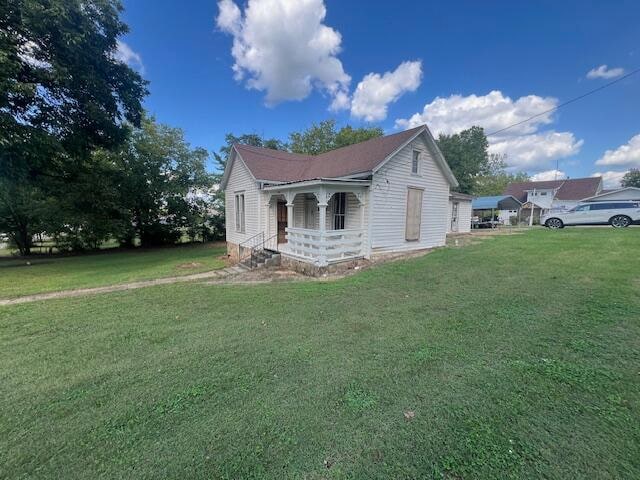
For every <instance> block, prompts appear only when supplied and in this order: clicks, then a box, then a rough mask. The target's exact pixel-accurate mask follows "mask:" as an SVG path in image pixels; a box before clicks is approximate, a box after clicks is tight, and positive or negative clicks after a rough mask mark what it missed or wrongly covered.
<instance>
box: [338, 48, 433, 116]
mask: <svg viewBox="0 0 640 480" xmlns="http://www.w3.org/2000/svg"><path fill="white" fill-rule="evenodd" d="M421 80H422V62H421V61H419V60H418V61H414V62H403V63H401V64H400V65H399V66H398V68H396V69H395V70H394V71H393V72H385V73H384V74H383V75H380V74H379V73H369V74H368V75H365V77H364V78H363V79H362V81H361V82H360V83H358V86H357V87H356V90H355V92H354V94H353V100H352V102H351V114H352V115H353V116H354V117H357V118H363V119H365V120H366V121H368V122H374V121H379V120H384V119H385V118H387V107H388V105H389V104H390V103H393V102H395V101H397V100H398V99H399V98H400V97H401V96H402V95H403V94H404V93H405V92H413V91H415V90H416V89H417V88H418V87H419V86H420V82H421Z"/></svg>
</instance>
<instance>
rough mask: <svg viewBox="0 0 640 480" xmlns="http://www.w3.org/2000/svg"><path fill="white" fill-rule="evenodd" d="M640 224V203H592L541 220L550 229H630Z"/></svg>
mask: <svg viewBox="0 0 640 480" xmlns="http://www.w3.org/2000/svg"><path fill="white" fill-rule="evenodd" d="M638 222H640V202H631V201H624V200H622V201H620V200H619V201H609V202H590V203H583V204H581V205H578V206H576V207H575V208H572V209H571V210H569V211H566V212H550V213H548V214H546V215H544V216H543V217H542V218H541V219H540V223H541V224H542V225H544V226H546V227H549V228H564V227H565V225H612V226H613V227H616V228H623V227H628V226H629V225H631V224H632V223H638Z"/></svg>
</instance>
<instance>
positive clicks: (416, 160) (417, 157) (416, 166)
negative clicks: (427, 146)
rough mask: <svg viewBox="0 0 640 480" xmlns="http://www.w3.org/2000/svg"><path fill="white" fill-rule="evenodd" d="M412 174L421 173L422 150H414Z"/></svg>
mask: <svg viewBox="0 0 640 480" xmlns="http://www.w3.org/2000/svg"><path fill="white" fill-rule="evenodd" d="M411 174H412V175H419V174H420V151H419V150H414V151H413V158H412V159H411Z"/></svg>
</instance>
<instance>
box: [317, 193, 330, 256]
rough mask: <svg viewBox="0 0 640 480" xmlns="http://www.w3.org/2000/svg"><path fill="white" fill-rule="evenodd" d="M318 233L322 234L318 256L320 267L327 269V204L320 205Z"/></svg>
mask: <svg viewBox="0 0 640 480" xmlns="http://www.w3.org/2000/svg"><path fill="white" fill-rule="evenodd" d="M318 214H319V215H318V232H319V234H320V249H319V250H320V251H319V256H318V266H320V267H325V266H327V265H328V262H327V250H326V245H325V242H326V237H325V233H326V232H327V204H326V203H318Z"/></svg>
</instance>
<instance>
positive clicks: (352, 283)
mask: <svg viewBox="0 0 640 480" xmlns="http://www.w3.org/2000/svg"><path fill="white" fill-rule="evenodd" d="M639 245H640V231H639V230H632V229H627V230H624V231H619V230H613V229H591V230H589V229H566V230H563V231H558V232H550V231H544V230H542V229H541V230H536V231H533V232H529V233H525V234H522V235H512V236H501V237H498V238H495V239H488V240H484V241H482V242H481V243H479V244H475V245H471V246H468V247H464V248H448V249H441V250H438V251H435V252H433V253H431V254H430V255H427V256H425V257H422V258H419V259H413V260H408V261H402V262H396V263H391V264H387V265H383V266H379V267H377V268H374V269H371V270H367V271H364V272H361V273H359V274H357V275H355V276H352V277H349V278H346V279H343V280H340V281H336V282H302V283H278V284H261V285H253V286H239V285H229V286H220V285H204V284H180V285H177V284H176V285H168V286H162V287H153V288H147V289H142V290H136V291H129V292H120V293H114V294H108V295H101V296H94V297H86V298H74V299H66V300H54V301H47V302H40V303H33V304H24V305H16V306H11V307H5V308H0V345H2V348H0V476H4V477H7V478H17V477H20V478H203V479H204V478H227V479H239V478H272V479H286V478H307V479H321V478H330V479H336V478H358V479H360V478H361V479H370V478H380V479H386V478H394V479H400V478H434V479H442V478H445V479H459V478H465V479H467V478H496V479H504V478H516V479H520V478H557V479H566V478H571V479H577V478H584V479H593V478H598V479H602V478H611V479H622V478H640V413H639V408H640V369H639V365H640V295H639V294H640V256H639V255H638V252H639V249H638V248H639V247H638V246H639ZM407 411H412V412H414V413H415V416H414V417H413V418H412V419H411V418H410V419H406V418H405V416H404V413H405V412H407Z"/></svg>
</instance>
